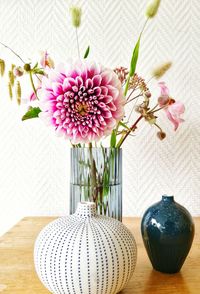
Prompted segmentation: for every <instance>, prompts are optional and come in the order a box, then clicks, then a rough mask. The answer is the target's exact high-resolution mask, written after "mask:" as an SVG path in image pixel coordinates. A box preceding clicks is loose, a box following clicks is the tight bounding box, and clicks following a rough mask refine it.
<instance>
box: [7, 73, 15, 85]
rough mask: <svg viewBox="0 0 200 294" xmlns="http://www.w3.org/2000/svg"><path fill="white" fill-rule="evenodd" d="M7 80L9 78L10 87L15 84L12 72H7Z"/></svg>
mask: <svg viewBox="0 0 200 294" xmlns="http://www.w3.org/2000/svg"><path fill="white" fill-rule="evenodd" d="M8 78H9V82H10V84H11V86H12V87H13V85H14V82H15V76H14V74H13V72H12V70H9V72H8Z"/></svg>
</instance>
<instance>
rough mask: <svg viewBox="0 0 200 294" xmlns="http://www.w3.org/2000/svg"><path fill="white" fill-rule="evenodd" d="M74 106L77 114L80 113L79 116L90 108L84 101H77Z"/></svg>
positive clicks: (83, 114)
mask: <svg viewBox="0 0 200 294" xmlns="http://www.w3.org/2000/svg"><path fill="white" fill-rule="evenodd" d="M75 108H76V110H77V112H78V114H80V115H81V116H85V115H87V114H88V112H89V109H90V107H89V105H88V104H87V103H84V102H83V103H79V102H78V103H76V105H75Z"/></svg>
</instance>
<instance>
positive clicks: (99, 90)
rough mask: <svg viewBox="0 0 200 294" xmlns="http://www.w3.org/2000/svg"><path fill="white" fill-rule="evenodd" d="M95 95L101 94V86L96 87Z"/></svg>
mask: <svg viewBox="0 0 200 294" xmlns="http://www.w3.org/2000/svg"><path fill="white" fill-rule="evenodd" d="M93 90H94V95H95V96H99V95H100V94H101V88H100V87H95V88H94V89H93Z"/></svg>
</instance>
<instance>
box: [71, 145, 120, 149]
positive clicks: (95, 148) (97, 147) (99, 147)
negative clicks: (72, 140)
mask: <svg viewBox="0 0 200 294" xmlns="http://www.w3.org/2000/svg"><path fill="white" fill-rule="evenodd" d="M90 148H91V149H97V150H98V149H107V150H122V148H121V147H120V148H119V147H95V146H94V147H70V149H71V150H75V149H86V150H89V149H90Z"/></svg>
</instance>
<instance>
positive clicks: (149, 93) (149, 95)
mask: <svg viewBox="0 0 200 294" xmlns="http://www.w3.org/2000/svg"><path fill="white" fill-rule="evenodd" d="M144 95H145V96H146V97H147V98H148V99H149V98H151V92H150V91H146V92H145V93H144Z"/></svg>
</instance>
